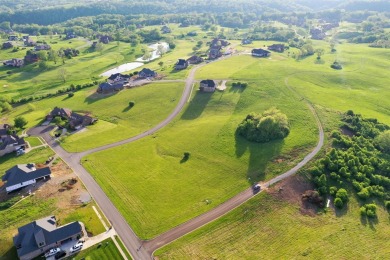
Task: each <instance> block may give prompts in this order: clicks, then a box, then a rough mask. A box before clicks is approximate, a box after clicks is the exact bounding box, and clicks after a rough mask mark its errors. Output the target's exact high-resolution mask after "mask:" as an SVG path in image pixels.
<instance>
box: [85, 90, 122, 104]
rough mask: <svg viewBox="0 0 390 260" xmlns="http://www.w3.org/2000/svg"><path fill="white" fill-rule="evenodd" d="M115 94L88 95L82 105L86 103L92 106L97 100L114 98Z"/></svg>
mask: <svg viewBox="0 0 390 260" xmlns="http://www.w3.org/2000/svg"><path fill="white" fill-rule="evenodd" d="M116 93H118V92H116V91H114V92H113V93H109V94H99V93H97V92H95V93H93V94H91V95H89V96H88V97H86V98H85V100H84V103H87V104H92V103H95V102H97V101H99V100H102V99H104V98H109V97H111V96H114V95H115V94H116Z"/></svg>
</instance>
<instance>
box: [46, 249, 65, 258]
mask: <svg viewBox="0 0 390 260" xmlns="http://www.w3.org/2000/svg"><path fill="white" fill-rule="evenodd" d="M60 251H61V249H60V248H59V247H57V248H52V249H50V250H49V251H47V252H46V253H45V257H49V256H52V255H55V254H57V253H58V252H60Z"/></svg>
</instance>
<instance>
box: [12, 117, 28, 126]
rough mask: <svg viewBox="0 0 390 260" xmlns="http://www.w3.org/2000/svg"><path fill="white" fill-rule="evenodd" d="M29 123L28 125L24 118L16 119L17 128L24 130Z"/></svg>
mask: <svg viewBox="0 0 390 260" xmlns="http://www.w3.org/2000/svg"><path fill="white" fill-rule="evenodd" d="M27 123H28V122H27V120H26V119H25V118H24V117H22V116H18V117H16V118H15V119H14V125H15V127H16V128H20V129H22V128H23V127H25V126H26V125H27Z"/></svg>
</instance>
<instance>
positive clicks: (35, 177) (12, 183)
mask: <svg viewBox="0 0 390 260" xmlns="http://www.w3.org/2000/svg"><path fill="white" fill-rule="evenodd" d="M50 174H51V171H50V168H49V167H45V168H41V169H36V168H35V164H33V163H29V164H18V165H15V166H14V167H12V168H11V169H9V170H8V171H6V172H5V175H4V176H3V177H2V181H3V182H6V183H5V190H6V191H7V193H10V192H12V191H15V190H18V189H21V188H23V187H26V186H29V185H32V184H35V183H36V182H37V181H39V180H45V179H46V178H50Z"/></svg>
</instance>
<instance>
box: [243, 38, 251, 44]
mask: <svg viewBox="0 0 390 260" xmlns="http://www.w3.org/2000/svg"><path fill="white" fill-rule="evenodd" d="M241 44H242V45H246V44H252V40H251V39H242V41H241Z"/></svg>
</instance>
